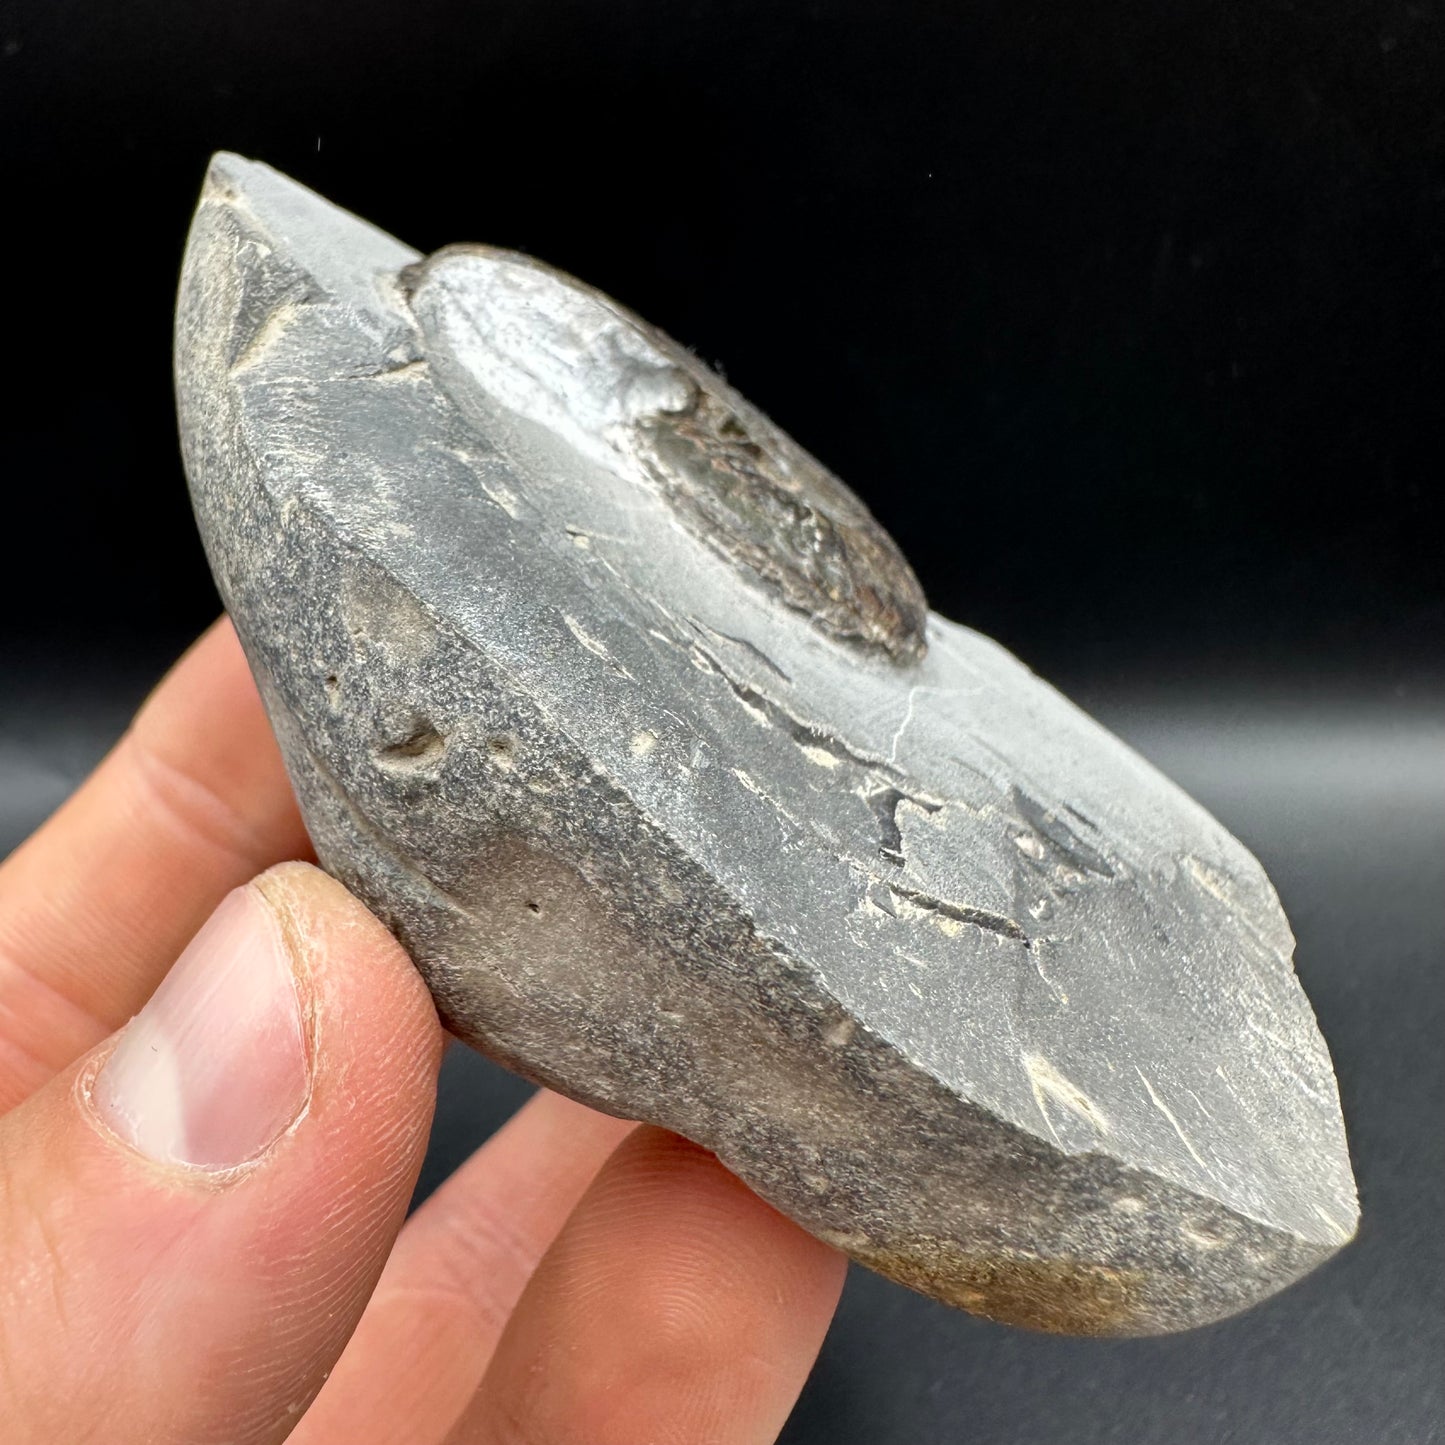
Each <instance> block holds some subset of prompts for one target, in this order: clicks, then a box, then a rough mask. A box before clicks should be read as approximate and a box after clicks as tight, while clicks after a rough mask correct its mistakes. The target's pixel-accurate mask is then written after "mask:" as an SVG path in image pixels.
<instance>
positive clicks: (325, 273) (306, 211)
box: [198, 151, 420, 310]
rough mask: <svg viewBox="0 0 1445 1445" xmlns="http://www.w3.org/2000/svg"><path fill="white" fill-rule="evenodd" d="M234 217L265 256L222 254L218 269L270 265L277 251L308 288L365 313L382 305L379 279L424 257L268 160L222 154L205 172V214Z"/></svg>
mask: <svg viewBox="0 0 1445 1445" xmlns="http://www.w3.org/2000/svg"><path fill="white" fill-rule="evenodd" d="M217 208H219V209H222V210H226V211H230V212H232V213H234V215H235V217H236V220H237V223H238V224H239V225H240V226H241V228H242V229H243V230H244V231H245V232H247V233H249V234H251V235H253V236H255V237H256V238H257V239H258V240H260V241H262V242H263V243H264V246H263V249H262V250H261V251H256V250H254V249H252V250H250V251H247V252H245V253H238V252H235V251H232V252H231V253H229V254H227V253H226V252H225V251H224V250H223V251H222V252H221V253H219V254H218V255H217V256H215V257H214V258H213V259H214V261H215V262H216V263H217V264H225V265H230V266H239V267H243V268H244V267H245V266H255V265H264V264H269V261H268V256H269V254H270V253H275V255H276V256H277V257H279V258H280V259H281V260H282V261H283V262H284V263H285V264H287V265H288V266H289V267H291V268H292V269H293V270H295V271H297V272H300V273H302V274H304V275H305V276H306V277H307V278H308V282H309V288H308V289H309V290H310V291H311V292H312V293H313V294H316V295H326V296H329V297H331V298H333V299H338V300H344V301H347V302H349V303H351V304H353V305H356V306H357V307H359V308H360V309H362V310H370V309H372V308H374V307H375V306H376V304H377V298H376V295H375V283H376V279H377V277H379V276H382V275H394V274H395V273H396V272H398V271H400V270H401V269H402V268H403V267H405V266H409V265H412V264H413V263H415V262H416V261H418V260H419V259H420V255H419V253H418V252H416V251H413V250H412V249H411V248H410V247H409V246H404V245H402V243H401V242H400V241H398V240H397V239H396V238H395V237H394V236H391V235H388V234H387V232H385V231H383V230H381V229H380V228H379V227H377V226H374V225H372V224H371V223H370V222H369V221H363V220H362V219H361V218H360V217H359V216H355V215H352V213H351V212H350V211H345V210H343V209H342V208H341V207H340V206H337V205H334V204H333V203H332V202H330V201H328V200H326V199H325V198H324V197H323V196H319V195H317V194H316V192H315V191H313V190H311V189H309V188H308V187H306V186H304V185H302V184H301V183H300V182H298V181H293V180H292V179H291V178H290V177H289V176H285V175H283V174H282V173H281V172H280V171H277V170H274V169H273V168H272V167H271V166H268V165H266V164H265V163H264V162H263V161H254V160H250V159H248V158H247V157H245V156H241V155H237V154H235V153H234V152H232V151H217V152H216V153H215V154H214V155H213V156H212V157H211V160H210V164H209V166H208V167H207V169H206V178H205V182H204V184H203V186H202V189H201V204H200V211H199V212H198V215H199V214H200V213H203V212H206V211H208V210H210V211H214V210H216V209H217Z"/></svg>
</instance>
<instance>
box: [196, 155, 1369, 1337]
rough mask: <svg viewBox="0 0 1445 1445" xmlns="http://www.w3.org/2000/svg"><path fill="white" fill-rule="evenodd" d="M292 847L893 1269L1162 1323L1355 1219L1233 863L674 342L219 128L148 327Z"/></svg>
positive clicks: (514, 1039)
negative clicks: (294, 832) (362, 214)
mask: <svg viewBox="0 0 1445 1445" xmlns="http://www.w3.org/2000/svg"><path fill="white" fill-rule="evenodd" d="M176 373H177V391H178V399H179V409H180V419H181V429H182V437H183V443H184V450H185V457H186V465H187V471H188V475H189V477H190V481H191V486H192V491H193V495H194V499H195V505H196V511H197V515H198V517H199V519H200V523H201V529H202V533H203V535H204V538H205V542H206V546H207V549H208V552H209V555H210V558H211V563H212V566H213V568H214V570H215V574H216V578H217V581H218V583H219V585H220V587H221V590H222V593H223V595H224V596H225V599H226V602H227V605H228V607H229V608H230V610H231V613H232V615H233V616H234V618H235V620H236V624H237V627H238V629H239V631H240V633H241V636H242V639H243V641H244V643H245V645H246V648H247V652H248V655H249V656H250V659H251V662H252V666H253V667H254V669H255V672H256V675H257V678H258V681H259V683H260V685H261V689H262V693H263V696H264V697H265V699H266V703H267V707H268V708H269V710H270V714H271V717H272V720H273V723H274V725H275V727H276V731H277V734H278V736H279V738H280V740H281V744H282V747H283V749H284V750H285V753H286V757H287V761H288V764H289V766H290V768H291V772H292V776H293V778H294V780H295V783H296V787H297V791H298V794H299V796H300V799H301V803H302V806H303V808H304V810H305V813H306V818H307V822H308V824H309V826H310V828H311V831H312V835H313V837H314V839H315V842H316V846H317V851H318V854H319V856H320V857H321V859H322V861H323V862H324V863H325V865H326V866H327V867H328V868H329V869H331V871H332V872H334V873H335V874H336V875H337V876H338V877H340V878H341V879H343V880H344V881H345V882H346V883H347V884H348V885H349V886H350V887H351V888H353V889H354V890H355V891H356V893H357V894H358V895H359V896H360V897H362V898H363V899H364V900H365V901H366V902H367V903H368V904H369V905H370V906H371V907H372V908H373V909H374V910H375V911H376V912H377V913H378V915H379V916H380V917H382V918H383V919H384V920H385V921H386V922H387V923H388V924H389V925H390V926H391V927H392V928H393V930H394V931H395V932H396V934H397V936H398V937H399V938H400V939H401V940H402V942H403V943H404V944H405V945H406V947H407V948H408V949H409V950H410V952H411V954H412V957H413V958H414V959H415V960H416V963H417V966H418V967H419V968H420V969H421V971H422V973H423V974H424V975H425V977H426V979H427V981H428V983H429V985H430V986H431V989H432V991H433V994H434V995H435V997H436V999H437V1002H438V1005H439V1007H440V1009H441V1011H442V1013H443V1015H444V1017H445V1018H446V1020H447V1022H448V1023H449V1024H450V1026H451V1027H452V1028H453V1029H455V1030H456V1031H457V1032H458V1033H459V1034H460V1035H461V1036H463V1037H464V1038H466V1039H468V1040H469V1041H470V1042H472V1043H473V1044H475V1045H476V1046H478V1047H479V1048H482V1049H484V1050H486V1051H488V1052H489V1053H491V1054H492V1055H494V1056H495V1057H497V1058H499V1059H501V1060H502V1061H503V1062H505V1063H507V1064H509V1065H511V1066H512V1067H514V1068H516V1069H518V1070H519V1071H521V1072H522V1073H524V1074H526V1075H527V1076H528V1077H530V1078H533V1079H536V1080H538V1081H540V1082H543V1083H546V1084H549V1085H551V1086H552V1087H554V1088H557V1089H560V1090H562V1091H563V1092H565V1093H568V1094H570V1095H572V1096H574V1097H576V1098H579V1099H582V1100H584V1101H586V1102H588V1103H590V1104H593V1105H594V1106H596V1107H598V1108H602V1109H608V1110H612V1111H613V1112H616V1113H620V1114H623V1115H626V1116H629V1117H636V1118H646V1119H650V1120H653V1121H655V1122H657V1123H660V1124H663V1125H666V1126H668V1127H670V1128H674V1129H677V1130H679V1131H680V1132H682V1133H684V1134H687V1135H689V1136H690V1137H692V1138H694V1139H696V1140H698V1141H699V1142H700V1143H702V1144H704V1145H706V1146H707V1147H709V1148H711V1149H714V1150H716V1151H717V1153H718V1154H719V1156H720V1157H721V1158H722V1159H723V1160H724V1161H725V1162H726V1163H727V1164H728V1165H729V1166H730V1167H731V1168H733V1169H734V1170H736V1171H737V1172H738V1173H739V1174H740V1175H741V1176H742V1177H743V1178H744V1179H746V1180H747V1181H748V1182H749V1183H750V1184H751V1185H752V1186H753V1187H754V1188H756V1189H757V1190H758V1191H759V1192H760V1193H761V1194H763V1195H764V1196H765V1197H766V1198H768V1199H769V1200H771V1201H772V1202H773V1203H774V1204H775V1205H777V1206H778V1207H779V1208H780V1209H782V1210H784V1211H786V1212H787V1213H789V1214H791V1215H792V1216H793V1217H794V1218H795V1219H797V1220H798V1221H799V1222H800V1223H801V1224H803V1225H804V1226H805V1227H807V1228H809V1229H811V1230H813V1231H814V1232H815V1233H817V1234H818V1235H819V1236H820V1237H822V1238H824V1239H827V1240H829V1241H831V1242H833V1243H835V1244H837V1245H838V1246H839V1247H840V1248H844V1249H847V1250H848V1251H849V1252H850V1253H851V1254H853V1255H854V1256H855V1257H856V1258H858V1259H860V1260H862V1261H864V1262H865V1263H867V1264H870V1265H872V1266H874V1267H875V1268H877V1269H879V1270H881V1271H883V1272H884V1273H886V1274H888V1275H890V1276H892V1277H893V1278H895V1279H898V1280H901V1281H903V1282H905V1283H907V1284H910V1285H913V1286H914V1287H916V1288H918V1289H921V1290H924V1291H927V1292H928V1293H931V1294H933V1295H936V1296H937V1297H939V1298H941V1299H944V1300H948V1301H951V1302H953V1303H955V1304H959V1305H962V1306H964V1307H966V1308H968V1309H972V1310H976V1311H979V1312H981V1313H984V1314H987V1315H991V1316H993V1317H994V1318H998V1319H1002V1320H1008V1321H1013V1322H1016V1323H1020V1324H1025V1325H1031V1326H1035V1327H1039V1328H1045V1329H1056V1330H1064V1331H1074V1332H1081V1333H1096V1334H1130V1333H1148V1332H1152V1331H1162V1330H1173V1329H1181V1328H1185V1327H1188V1326H1190V1325H1194V1324H1198V1323H1202V1322H1204V1321H1207V1320H1211V1319H1216V1318H1219V1317H1220V1316H1223V1315H1227V1314H1230V1313H1232V1312H1233V1311H1236V1310H1239V1309H1242V1308H1244V1307H1246V1306H1247V1305H1249V1304H1251V1303H1252V1302H1254V1301H1256V1300H1258V1299H1261V1298H1263V1297H1265V1296H1267V1295H1269V1294H1271V1293H1273V1292H1274V1291H1275V1290H1277V1289H1279V1288H1281V1287H1282V1286H1284V1285H1286V1284H1288V1283H1289V1282H1290V1281H1291V1280H1292V1279H1294V1278H1296V1277H1298V1276H1299V1275H1300V1274H1302V1273H1304V1272H1305V1271H1307V1270H1308V1269H1310V1268H1312V1267H1313V1266H1314V1265H1316V1264H1318V1263H1319V1262H1320V1261H1321V1260H1323V1259H1325V1258H1327V1257H1328V1256H1329V1255H1331V1254H1332V1253H1333V1252H1334V1251H1335V1250H1337V1249H1338V1248H1339V1247H1340V1246H1341V1244H1342V1243H1344V1242H1345V1241H1346V1240H1347V1239H1348V1238H1349V1237H1350V1235H1351V1234H1352V1233H1353V1230H1354V1227H1355V1221H1356V1218H1357V1209H1356V1204H1355V1193H1354V1183H1353V1178H1352V1176H1351V1172H1350V1165H1349V1158H1348V1154H1347V1151H1346V1146H1345V1138H1344V1130H1343V1125H1342V1122H1341V1118H1340V1110H1339V1102H1338V1095H1337V1091H1336V1087H1335V1081H1334V1076H1333V1073H1332V1070H1331V1067H1330V1061H1329V1056H1328V1054H1327V1052H1326V1050H1325V1047H1324V1044H1323V1041H1322V1040H1321V1039H1320V1036H1319V1033H1318V1030H1317V1029H1316V1027H1315V1023H1314V1019H1313V1016H1312V1015H1311V1012H1310V1009H1309V1005H1308V1003H1307V1002H1306V1000H1305V997H1304V994H1303V992H1302V990H1301V988H1300V986H1299V983H1298V981H1297V980H1296V978H1295V975H1294V972H1293V969H1292V966H1291V963H1290V958H1291V954H1292V950H1293V940H1292V939H1291V937H1290V934H1289V929H1288V925H1287V924H1286V923H1285V920H1284V917H1283V915H1282V914H1281V912H1280V909H1279V905H1278V902H1277V901H1276V899H1275V896H1274V892H1273V890H1272V889H1271V887H1270V885H1269V882H1268V880H1267V879H1266V878H1265V876H1264V874H1263V872H1262V870H1261V869H1260V867H1259V865H1258V863H1256V862H1255V860H1254V859H1253V858H1252V857H1250V855H1249V854H1248V853H1247V852H1246V851H1245V850H1244V849H1243V848H1242V847H1241V846H1240V845H1239V844H1238V843H1237V842H1235V840H1234V839H1232V838H1231V837H1230V836H1229V835H1228V834H1227V833H1226V832H1225V831H1224V830H1223V829H1222V828H1221V827H1220V826H1219V825H1218V824H1217V823H1215V822H1214V821H1213V819H1211V818H1210V817H1209V816H1208V815H1207V814H1206V813H1204V811H1203V810H1202V809H1200V808H1199V807H1198V806H1197V805H1196V804H1194V803H1193V802H1192V801H1191V800H1190V799H1188V798H1187V797H1185V796H1184V794H1183V793H1181V792H1180V791H1179V790H1178V789H1177V788H1175V787H1174V786H1173V785H1172V784H1170V783H1169V782H1168V781H1167V780H1166V779H1164V778H1163V777H1161V776H1160V775H1159V774H1158V773H1156V772H1155V771H1154V770H1153V769H1152V768H1150V767H1149V766H1148V765H1147V764H1146V763H1144V762H1143V761H1142V760H1141V759H1140V758H1138V757H1137V756H1135V755H1134V754H1133V753H1131V752H1130V751H1129V750H1128V749H1127V748H1126V747H1125V746H1124V745H1123V744H1121V743H1120V742H1118V740H1117V739H1115V738H1113V737H1111V736H1110V735H1109V734H1107V733H1106V732H1104V731H1103V730H1102V729H1101V728H1099V727H1098V726H1097V725H1095V724H1094V723H1093V722H1091V721H1090V720H1089V719H1088V718H1086V717H1085V716H1084V715H1083V714H1082V713H1080V712H1079V711H1078V710H1077V709H1075V708H1074V707H1072V706H1071V705H1070V704H1069V703H1068V702H1067V701H1066V700H1065V699H1063V698H1062V697H1060V696H1059V695H1058V694H1057V693H1056V692H1054V691H1053V690H1052V689H1051V688H1049V687H1048V686H1047V685H1046V684H1044V683H1042V682H1041V681H1039V680H1038V679H1037V678H1036V677H1034V676H1033V675H1032V674H1031V673H1030V672H1028V670H1027V669H1026V668H1024V667H1022V666H1021V665H1020V664H1019V663H1018V662H1017V661H1015V660H1014V659H1013V658H1012V657H1010V656H1009V655H1008V654H1007V653H1005V652H1004V651H1003V650H1002V649H1000V648H999V647H997V646H996V645H995V644H993V643H991V642H989V641H988V640H987V639H986V638H983V637H981V636H979V635H978V634H976V633H974V632H971V631H969V630H968V629H966V628H963V627H960V626H957V625H956V624H954V623H951V622H948V621H946V620H945V619H943V618H940V617H938V616H936V615H934V614H930V613H928V612H927V610H926V604H925V603H924V600H923V596H922V593H921V591H920V590H919V588H918V584H917V582H916V580H915V579H914V578H913V575H912V573H911V572H910V571H909V569H908V566H907V564H906V562H904V560H903V558H902V557H901V555H900V554H899V552H898V550H897V548H896V547H895V546H894V545H893V543H892V542H891V540H890V539H889V538H888V537H887V536H886V535H885V534H884V533H883V532H882V531H881V529H880V528H879V527H878V525H877V523H876V522H874V521H873V519H872V518H871V517H870V516H869V515H868V513H867V511H866V509H864V508H863V506H862V505H861V503H859V502H858V501H857V499H856V498H854V497H853V496H852V495H851V494H850V493H849V492H848V491H847V490H846V488H844V487H843V486H842V484H841V483H839V482H838V481H837V479H836V478H834V477H832V476H831V475H830V474H829V473H828V472H827V471H825V470H824V469H823V468H822V467H820V466H819V465H818V464H817V463H816V462H814V461H813V460H812V459H811V458H810V457H809V456H808V455H807V454H806V453H805V452H803V451H802V449H801V448H799V447H798V446H797V445H796V444H795V443H793V442H792V441H790V440H789V439H788V438H787V437H785V436H784V435H783V434H782V433H781V432H779V431H778V430H777V429H776V428H775V427H774V426H772V424H771V423H769V422H768V421H767V419H766V418H764V417H762V416H761V415H760V414H759V413H758V412H757V411H756V410H755V409H754V408H752V407H750V406H749V405H748V404H747V402H745V401H744V400H743V399H742V398H741V397H739V396H737V395H736V394H735V393H734V392H732V391H731V390H730V389H729V388H728V387H726V386H725V385H724V384H723V383H722V382H721V381H720V380H719V379H718V378H716V377H715V376H713V375H712V374H711V373H709V372H708V371H707V370H706V368H704V367H702V366H701V365H700V364H699V363H698V362H697V360H696V359H695V358H694V357H692V356H691V355H690V354H689V353H688V352H686V351H685V350H683V349H682V348H681V347H678V346H677V345H675V344H674V343H673V342H671V341H669V340H668V339H667V338H666V337H665V336H662V335H661V333H659V332H657V331H655V330H653V329H652V328H650V327H648V326H646V325H645V324H644V323H642V322H640V321H638V320H637V318H635V317H633V316H631V315H630V314H629V313H628V312H626V311H624V310H623V309H622V308H620V307H618V306H617V305H616V304H615V303H613V302H611V301H609V300H608V299H607V298H606V297H604V296H602V295H600V294H599V293H597V292H595V291H593V290H591V289H590V288H588V287H586V286H584V285H582V284H580V283H579V282H576V281H573V280H571V279H570V278H568V277H565V276H562V275H561V274H559V273H557V272H555V271H552V270H550V269H549V268H547V267H546V266H543V265H541V264H540V263H538V262H536V261H532V260H530V259H528V258H525V257H519V256H515V255H512V254H509V253H506V252H501V251H496V250H492V249H488V248H485V247H459V248H451V249H449V250H447V251H444V252H441V253H439V254H438V255H437V256H435V257H433V258H431V259H430V260H423V259H422V258H421V257H420V256H418V255H417V254H416V253H415V252H414V251H411V250H409V249H408V248H407V247H405V246H403V245H401V244H400V243H399V242H397V241H395V240H393V239H391V238H390V237H388V236H385V235H383V234H382V233H381V232H379V231H377V230H375V229H374V228H373V227H370V226H368V225H366V224H365V223H364V222H361V221H359V220H357V219H356V218H355V217H352V216H349V215H347V214H345V213H344V212H341V211H339V210H337V209H335V208H334V207H332V206H330V205H328V204H327V203H326V202H325V201H323V200H321V199H320V198H319V197H317V196H315V195H313V194H311V193H310V192H308V191H306V190H304V189H303V188H302V187H300V186H297V185H295V184H294V183H292V182H290V181H288V180H286V179H285V178H284V177H282V176H279V175H277V174H276V173H275V172H274V171H271V170H269V169H267V168H266V167H264V166H260V165H256V164H254V163H252V162H248V161H244V160H240V159H238V158H236V157H232V156H221V157H218V158H217V159H216V161H215V163H214V164H213V167H212V170H211V174H210V177H209V179H208V181H207V184H206V188H205V191H204V194H203V196H202V199H201V204H200V207H199V209H198V211H197V215H196V220H195V224H194V227H193V230H192V233H191V239H190V245H189V248H188V251H187V257H186V263H185V270H184V275H183V279H182V285H181V294H180V301H179V308H178V317H177V330H176Z"/></svg>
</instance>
